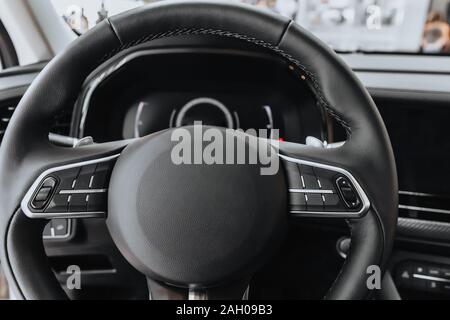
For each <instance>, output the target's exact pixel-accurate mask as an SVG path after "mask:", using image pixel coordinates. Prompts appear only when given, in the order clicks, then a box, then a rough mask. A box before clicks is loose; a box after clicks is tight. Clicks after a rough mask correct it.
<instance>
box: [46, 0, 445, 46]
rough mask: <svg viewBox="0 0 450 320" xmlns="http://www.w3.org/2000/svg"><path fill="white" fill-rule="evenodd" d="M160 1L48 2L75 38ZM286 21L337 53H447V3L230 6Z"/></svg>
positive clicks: (330, 1)
mask: <svg viewBox="0 0 450 320" xmlns="http://www.w3.org/2000/svg"><path fill="white" fill-rule="evenodd" d="M156 1H164V0H146V1H143V0H139V1H136V0H52V3H53V5H54V7H55V9H56V11H57V13H58V14H59V15H60V16H61V17H62V18H63V19H64V20H65V21H66V22H67V24H68V25H69V26H70V27H71V28H72V29H73V30H74V32H76V33H77V34H82V33H84V32H86V31H87V30H88V29H89V28H92V27H94V26H95V25H96V24H97V23H99V22H100V21H102V20H103V19H105V18H107V17H108V16H111V15H115V14H118V13H120V12H123V11H126V10H129V9H132V8H135V7H138V6H141V5H144V4H145V3H151V2H156ZM230 1H240V2H245V3H249V4H252V5H255V6H259V7H263V8H266V9H268V10H272V11H275V12H277V13H280V14H282V15H285V16H288V17H290V18H292V19H293V20H295V21H296V22H297V23H299V24H300V25H302V26H303V27H304V28H306V29H308V30H310V31H311V32H313V33H314V34H315V35H316V36H318V37H319V38H321V39H322V40H323V41H325V42H326V43H328V44H329V45H330V46H331V47H332V48H333V49H335V50H337V51H340V52H358V51H359V52H400V53H426V54H448V53H450V26H449V25H450V0H230Z"/></svg>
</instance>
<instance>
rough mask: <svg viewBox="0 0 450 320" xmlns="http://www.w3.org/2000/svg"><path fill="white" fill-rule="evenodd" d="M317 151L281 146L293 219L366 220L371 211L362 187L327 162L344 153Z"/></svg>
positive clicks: (339, 167)
mask: <svg viewBox="0 0 450 320" xmlns="http://www.w3.org/2000/svg"><path fill="white" fill-rule="evenodd" d="M283 146H284V150H283ZM315 149H316V148H311V147H308V146H305V145H300V144H292V143H289V144H284V145H282V146H280V159H281V162H282V163H283V166H284V168H285V172H286V177H287V183H288V192H289V197H288V198H289V205H288V207H289V212H290V214H291V216H293V217H319V218H346V219H358V218H361V217H363V216H364V215H365V214H366V213H367V211H368V210H369V208H370V201H369V198H368V197H367V195H366V193H365V192H364V190H363V188H362V187H361V185H360V183H359V182H358V181H357V179H356V178H355V176H354V175H353V174H352V173H351V172H350V171H349V170H348V169H344V167H343V165H342V164H336V163H333V164H331V163H329V160H327V159H330V158H333V159H336V158H338V157H336V155H339V154H340V153H342V152H341V150H339V148H336V149H321V150H315ZM283 153H284V154H283ZM306 155H307V156H306Z"/></svg>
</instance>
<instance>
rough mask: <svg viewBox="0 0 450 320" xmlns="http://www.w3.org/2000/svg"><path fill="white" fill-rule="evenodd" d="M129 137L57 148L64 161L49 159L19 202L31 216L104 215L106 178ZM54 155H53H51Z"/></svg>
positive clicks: (34, 217) (39, 217)
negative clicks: (111, 141) (108, 141)
mask: <svg viewBox="0 0 450 320" xmlns="http://www.w3.org/2000/svg"><path fill="white" fill-rule="evenodd" d="M129 142H130V141H120V142H114V143H105V144H97V145H95V144H94V145H90V146H82V147H78V148H74V149H69V150H70V151H69V150H68V149H67V148H66V149H63V148H59V149H60V151H61V152H62V153H64V158H65V161H64V162H59V161H55V160H48V161H47V162H50V163H46V165H45V168H46V169H45V170H42V172H41V173H40V174H39V176H38V177H37V179H36V180H35V181H34V182H33V184H32V185H31V187H30V188H29V190H28V191H27V193H26V195H25V197H24V198H23V200H22V202H21V209H22V211H23V212H24V213H25V214H26V215H27V216H28V217H29V218H31V219H55V218H102V217H106V213H107V203H108V188H109V180H110V177H111V173H112V170H113V168H114V165H115V162H116V160H117V158H118V157H119V155H120V153H121V151H122V149H123V148H124V147H125V146H126V145H127V144H128V143H129ZM52 158H53V159H54V157H52Z"/></svg>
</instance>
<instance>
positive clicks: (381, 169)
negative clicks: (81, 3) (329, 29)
mask: <svg viewBox="0 0 450 320" xmlns="http://www.w3.org/2000/svg"><path fill="white" fill-rule="evenodd" d="M149 30H151V32H149ZM191 34H192V35H214V36H220V37H228V38H230V37H231V38H234V39H240V40H242V41H248V42H251V43H253V44H256V45H259V46H262V47H264V48H266V49H268V50H271V51H272V52H274V53H276V54H277V55H279V56H281V57H282V58H284V59H286V60H287V61H288V62H289V63H290V64H292V65H294V66H295V67H296V69H297V70H298V73H299V76H300V77H301V79H303V80H304V81H306V82H307V83H308V84H309V85H310V87H311V89H312V91H313V92H314V94H315V95H316V97H317V99H318V101H319V103H320V104H321V105H322V106H323V107H324V108H325V109H326V110H327V111H328V113H329V114H330V115H331V116H333V117H334V118H335V119H336V120H337V121H338V122H339V123H340V124H342V125H343V127H344V128H345V129H346V131H347V135H348V139H347V142H346V143H345V144H344V145H343V146H342V147H340V148H337V149H317V148H311V147H305V146H302V145H298V144H292V143H281V145H280V153H281V154H284V155H285V156H287V157H290V158H294V159H302V160H305V161H312V162H316V163H324V164H328V165H331V166H335V167H339V168H343V169H345V170H346V171H348V172H350V173H351V174H352V176H353V177H355V179H356V180H357V181H358V183H359V184H360V185H361V187H362V189H363V190H364V192H365V193H366V194H367V197H368V199H369V200H370V204H371V206H370V209H368V211H367V212H366V213H365V215H364V216H362V217H359V218H358V219H350V220H349V225H350V227H351V232H352V247H351V250H350V253H349V255H348V258H347V260H346V262H345V264H344V266H343V268H342V270H341V272H340V274H339V276H338V278H337V279H336V281H335V283H334V285H333V286H332V288H331V289H330V290H329V292H328V294H327V296H326V298H329V299H363V298H366V297H367V295H368V294H369V290H368V288H367V286H366V280H367V267H368V266H371V265H377V266H379V267H380V268H381V269H383V266H384V265H385V263H386V260H387V258H388V256H389V254H390V250H391V247H392V244H393V239H394V233H395V227H396V221H397V205H398V195H397V190H398V186H397V175H396V169H395V161H394V156H393V151H392V147H391V145H390V141H389V137H388V134H387V131H386V128H385V126H384V124H383V121H382V119H381V116H380V115H379V113H378V111H377V108H376V106H375V104H374V102H373V101H372V99H371V97H370V96H369V94H368V93H367V91H366V90H365V88H364V87H363V86H362V85H361V83H360V82H359V81H358V80H357V79H356V77H355V76H354V74H353V73H352V71H351V70H350V69H349V68H348V67H347V66H346V65H345V64H344V63H343V62H342V61H341V60H340V58H339V57H338V56H337V55H336V54H335V53H334V52H332V51H331V50H330V49H329V48H328V47H326V46H325V45H324V44H322V43H321V42H320V41H319V40H318V39H316V38H315V37H313V36H312V35H310V34H309V33H308V32H307V31H305V30H303V29H302V28H301V27H299V26H298V25H297V24H295V23H294V22H293V21H290V20H288V19H286V18H282V17H280V16H278V15H274V14H272V13H269V12H266V11H262V10H259V9H256V8H253V7H250V6H245V5H238V4H232V3H228V2H217V1H173V2H172V1H168V2H162V3H157V4H153V5H149V6H145V7H142V8H138V9H136V10H132V11H130V12H127V13H125V14H122V15H119V16H116V17H112V18H110V19H108V20H106V21H104V22H102V23H100V24H99V25H98V26H97V27H96V28H94V29H93V30H91V31H89V32H88V33H87V34H85V35H83V36H82V37H80V38H79V39H78V40H76V41H75V42H74V43H73V44H71V45H70V46H69V47H68V48H67V49H66V50H65V51H64V52H63V53H61V54H60V55H58V56H57V57H56V58H55V59H54V60H53V61H51V62H50V63H49V64H48V65H47V67H46V68H45V69H44V70H43V71H42V72H41V74H40V75H39V76H38V78H37V79H36V80H35V81H34V83H33V84H32V85H31V87H30V88H29V89H28V91H27V92H26V94H25V96H24V97H23V99H22V100H21V102H20V104H19V106H18V107H17V109H16V112H15V114H14V116H13V117H12V119H11V122H10V125H9V127H8V130H7V132H6V134H5V137H4V140H3V143H2V148H1V150H0V176H2V177H3V179H2V182H1V184H0V203H1V204H2V209H3V210H2V213H1V215H0V234H1V241H2V246H1V260H2V262H3V268H4V269H5V273H6V275H7V278H8V280H9V283H10V286H11V288H12V289H13V291H14V292H15V294H16V296H17V297H18V298H23V299H64V298H66V295H65V293H64V292H63V290H62V289H61V287H60V285H59V283H58V282H57V281H56V279H55V277H54V275H53V273H52V272H51V270H50V267H49V265H48V262H47V260H46V257H45V252H44V248H43V244H42V240H41V236H42V229H43V226H44V225H45V220H44V219H29V218H28V217H26V216H25V215H24V213H23V210H22V209H23V208H22V209H21V208H20V203H21V202H22V200H23V198H24V197H25V195H26V193H27V192H28V190H29V188H30V186H31V185H32V184H33V182H34V181H35V180H36V178H37V177H39V176H40V175H41V174H42V173H43V172H44V171H45V170H46V169H48V168H51V167H55V166H61V165H65V164H70V163H76V162H82V161H87V160H92V159H99V158H104V157H108V156H111V155H114V154H118V153H120V152H121V151H122V150H123V149H124V148H125V147H126V145H127V144H128V142H116V143H107V144H100V145H93V146H86V147H82V148H77V149H67V148H60V147H56V146H53V145H51V144H50V143H49V141H48V127H49V126H48V124H49V123H50V121H51V119H52V116H53V115H54V114H56V113H57V112H58V111H59V110H61V109H62V108H63V107H64V106H67V105H73V104H74V103H75V101H76V99H77V97H78V94H79V92H80V90H81V88H82V85H83V82H84V80H85V79H86V78H87V77H88V76H89V74H90V73H91V72H92V71H94V70H95V69H96V68H97V67H98V66H99V65H100V64H101V63H103V62H104V61H106V60H107V59H108V58H110V57H113V56H114V55H116V54H118V53H120V52H122V51H124V50H127V49H130V48H132V47H134V46H136V45H139V44H142V43H145V42H148V41H152V40H155V39H160V38H164V37H172V36H182V35H191Z"/></svg>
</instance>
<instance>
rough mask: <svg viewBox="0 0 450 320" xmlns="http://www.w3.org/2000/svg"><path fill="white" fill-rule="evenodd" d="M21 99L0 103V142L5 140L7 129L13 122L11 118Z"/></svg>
mask: <svg viewBox="0 0 450 320" xmlns="http://www.w3.org/2000/svg"><path fill="white" fill-rule="evenodd" d="M18 103H19V99H11V100H6V101H2V102H0V142H1V141H2V140H3V136H4V135H5V132H6V128H7V127H8V125H9V122H10V121H11V117H12V115H13V113H14V110H16V107H17V104H18Z"/></svg>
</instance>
